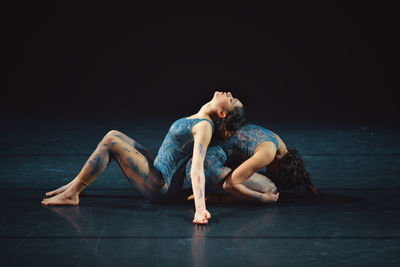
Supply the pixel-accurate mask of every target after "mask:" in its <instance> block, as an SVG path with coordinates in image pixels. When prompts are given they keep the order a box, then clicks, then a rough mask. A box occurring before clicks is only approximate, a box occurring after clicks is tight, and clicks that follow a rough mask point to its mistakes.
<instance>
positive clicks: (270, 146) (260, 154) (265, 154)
mask: <svg viewBox="0 0 400 267" xmlns="http://www.w3.org/2000/svg"><path fill="white" fill-rule="evenodd" d="M276 152H277V151H276V147H275V144H274V143H273V142H270V141H264V142H262V143H260V144H259V145H258V146H257V148H256V150H255V151H254V154H253V156H252V157H254V158H257V159H258V160H259V161H260V162H263V163H266V164H269V163H270V162H271V161H272V160H273V159H274V158H275V155H276Z"/></svg>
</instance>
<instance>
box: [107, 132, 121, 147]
mask: <svg viewBox="0 0 400 267" xmlns="http://www.w3.org/2000/svg"><path fill="white" fill-rule="evenodd" d="M120 133H121V132H119V131H117V130H111V131H109V132H108V133H107V134H106V135H105V136H104V137H103V142H104V143H106V144H110V143H112V142H116V139H117V135H118V134H120Z"/></svg>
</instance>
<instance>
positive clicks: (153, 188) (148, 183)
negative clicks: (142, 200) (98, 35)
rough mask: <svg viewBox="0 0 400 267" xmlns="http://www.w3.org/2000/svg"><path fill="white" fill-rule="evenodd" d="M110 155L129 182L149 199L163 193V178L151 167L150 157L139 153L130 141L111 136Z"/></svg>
mask: <svg viewBox="0 0 400 267" xmlns="http://www.w3.org/2000/svg"><path fill="white" fill-rule="evenodd" d="M111 139H112V142H111V156H112V157H113V158H114V159H115V160H116V161H117V163H118V165H119V166H120V168H121V169H122V171H123V173H124V175H125V177H126V178H127V179H128V181H129V182H130V184H131V185H132V186H133V187H134V188H136V189H137V190H139V191H140V192H141V193H142V194H143V195H144V196H145V197H147V198H149V199H154V198H158V197H159V195H160V194H162V193H163V188H164V184H165V182H164V178H163V177H162V174H161V173H160V172H159V171H158V170H157V169H156V168H154V167H153V164H152V159H151V158H148V157H146V155H145V154H143V153H141V151H139V150H138V149H137V148H136V147H135V146H134V145H133V144H132V142H129V143H128V142H125V141H124V140H122V139H121V138H119V137H117V136H115V137H112V138H111Z"/></svg>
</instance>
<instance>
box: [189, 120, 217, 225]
mask: <svg viewBox="0 0 400 267" xmlns="http://www.w3.org/2000/svg"><path fill="white" fill-rule="evenodd" d="M211 136H212V127H211V125H210V123H209V122H206V121H201V122H199V123H197V124H196V125H195V126H194V127H193V137H194V145H193V157H192V168H191V171H190V177H191V179H192V189H193V194H194V204H195V209H196V212H195V215H194V220H193V222H194V223H208V219H209V218H210V217H211V215H210V213H209V212H208V211H207V209H206V202H205V175H204V158H205V156H206V152H207V148H208V145H209V143H210V140H211Z"/></svg>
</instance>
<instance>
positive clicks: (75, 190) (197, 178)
mask: <svg viewBox="0 0 400 267" xmlns="http://www.w3.org/2000/svg"><path fill="white" fill-rule="evenodd" d="M240 106H242V103H241V102H240V101H239V100H238V99H236V98H233V96H232V94H231V93H230V92H218V91H217V92H215V93H214V96H213V98H212V100H211V101H210V102H208V103H206V104H205V105H203V106H202V107H201V109H200V110H199V111H198V112H197V113H196V114H193V115H191V116H189V117H188V118H200V119H208V120H211V118H210V116H209V115H210V114H212V113H216V114H217V115H218V116H219V117H220V118H224V117H225V116H226V114H227V112H228V111H231V110H233V109H234V108H235V107H240ZM192 133H193V139H194V146H193V155H192V158H193V166H194V167H193V169H192V175H191V178H192V180H193V183H192V184H193V192H194V196H195V214H194V219H193V222H194V223H198V224H205V223H208V219H210V217H211V215H210V213H209V212H208V211H207V209H206V206H205V188H204V180H205V179H204V169H203V165H204V156H205V153H206V152H207V147H208V144H209V142H210V140H211V136H212V127H211V125H210V124H209V123H208V122H206V121H200V122H199V123H197V124H196V125H194V126H193V129H192ZM113 158H114V159H115V160H116V161H117V163H118V165H119V166H120V168H121V169H122V171H123V173H124V175H125V177H126V178H127V179H128V181H129V182H130V183H131V185H132V186H133V187H134V188H136V189H137V190H139V191H140V192H141V193H142V194H143V195H144V196H146V197H147V198H149V199H157V198H160V197H161V196H162V195H163V193H165V192H166V191H167V190H168V186H167V184H166V183H165V182H164V180H163V179H160V176H159V174H158V171H157V170H156V169H155V168H154V167H153V161H154V156H152V155H151V153H150V152H149V151H148V150H147V149H146V148H144V147H143V146H141V145H140V144H139V143H137V142H136V141H135V140H133V139H131V138H130V137H128V136H127V135H125V134H123V133H121V132H119V131H117V130H111V131H110V132H108V133H107V134H106V135H105V136H104V137H103V139H102V140H101V141H100V142H99V144H98V145H97V147H96V149H95V150H94V152H93V153H92V154H91V156H90V157H89V159H88V160H87V162H86V163H85V165H84V166H83V168H82V169H81V171H80V172H79V174H78V175H77V176H76V177H75V178H74V179H73V180H72V181H71V182H70V183H68V184H67V185H64V186H62V187H60V188H58V189H56V190H53V191H50V192H47V193H46V196H47V197H48V198H44V199H43V200H42V202H41V203H42V204H43V205H78V204H79V194H80V193H81V192H82V191H83V190H84V189H85V188H86V187H87V184H85V183H84V182H83V181H88V180H91V181H92V180H94V179H96V178H97V177H98V176H100V175H101V174H102V173H103V172H104V171H105V170H106V168H107V166H108V165H109V163H110V161H111V160H112V159H113Z"/></svg>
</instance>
